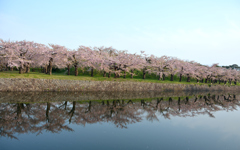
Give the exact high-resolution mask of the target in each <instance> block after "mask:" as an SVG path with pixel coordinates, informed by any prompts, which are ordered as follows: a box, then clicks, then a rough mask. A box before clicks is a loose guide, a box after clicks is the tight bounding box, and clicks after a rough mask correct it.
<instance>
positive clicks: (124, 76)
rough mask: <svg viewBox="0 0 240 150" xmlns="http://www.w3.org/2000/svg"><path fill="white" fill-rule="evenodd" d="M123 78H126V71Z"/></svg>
mask: <svg viewBox="0 0 240 150" xmlns="http://www.w3.org/2000/svg"><path fill="white" fill-rule="evenodd" d="M123 78H124V79H125V78H126V71H124V75H123Z"/></svg>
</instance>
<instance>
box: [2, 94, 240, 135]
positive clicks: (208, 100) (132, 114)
mask: <svg viewBox="0 0 240 150" xmlns="http://www.w3.org/2000/svg"><path fill="white" fill-rule="evenodd" d="M239 105H240V103H239V101H238V100H237V99H236V96H235V95H205V96H195V97H174V98H173V97H169V98H167V99H166V98H157V99H155V100H141V101H131V100H113V101H101V102H96V101H88V102H84V103H81V102H76V101H73V102H67V101H65V102H47V103H16V104H11V103H1V104H0V135H1V136H4V137H10V138H14V139H17V138H16V137H15V136H14V134H15V133H20V134H22V133H29V132H30V133H36V135H38V134H41V133H42V132H46V131H47V132H52V133H58V132H61V131H63V130H66V131H73V129H71V128H70V127H69V126H68V125H67V124H70V123H72V124H78V125H84V126H85V125H86V124H92V123H97V122H111V123H113V124H115V125H116V127H118V128H127V125H128V124H132V123H136V122H140V121H141V120H142V119H143V117H144V116H146V119H147V120H149V121H154V120H157V121H158V116H163V117H164V118H166V119H170V118H171V116H179V117H186V116H190V117H193V116H196V115H199V114H207V115H209V116H210V117H214V115H213V113H214V112H216V111H219V110H225V111H232V110H236V109H237V107H238V106H239Z"/></svg>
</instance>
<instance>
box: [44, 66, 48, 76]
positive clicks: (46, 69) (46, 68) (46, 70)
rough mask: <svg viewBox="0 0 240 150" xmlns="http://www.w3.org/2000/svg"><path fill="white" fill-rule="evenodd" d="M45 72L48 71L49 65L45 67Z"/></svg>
mask: <svg viewBox="0 0 240 150" xmlns="http://www.w3.org/2000/svg"><path fill="white" fill-rule="evenodd" d="M44 71H45V73H46V74H47V73H48V65H45V69H44Z"/></svg>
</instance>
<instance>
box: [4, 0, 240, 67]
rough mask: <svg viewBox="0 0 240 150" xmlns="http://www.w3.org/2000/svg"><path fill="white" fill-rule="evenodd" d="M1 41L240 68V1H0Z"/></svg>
mask: <svg viewBox="0 0 240 150" xmlns="http://www.w3.org/2000/svg"><path fill="white" fill-rule="evenodd" d="M0 38H2V39H4V40H8V39H10V40H29V41H35V42H38V43H43V44H47V43H53V44H60V45H64V46H66V47H68V48H72V49H76V48H78V46H79V45H85V46H92V47H93V46H102V45H103V46H113V47H114V48H116V49H121V50H128V51H129V52H130V53H134V52H140V50H144V51H145V52H146V53H147V54H154V55H156V56H162V55H168V56H174V57H178V58H180V59H184V60H194V61H197V62H200V63H202V64H208V65H211V64H213V63H219V64H220V65H230V64H233V63H237V64H238V65H240V0H201V1H193V0H181V1H180V0H176V1H173V0H168V1H161V0H156V1H150V0H148V1H141V0H131V1H130V0H128V1H126V0H121V1H120V0H119V1H114V0H101V1H100V0H99V1H97V0H91V1H90V0H88V1H87V0H76V1H70V0H69V1H60V0H57V1H53V0H48V1H44V0H41V1H34V0H29V1H28V0H21V1H20V0H15V1H13V0H0Z"/></svg>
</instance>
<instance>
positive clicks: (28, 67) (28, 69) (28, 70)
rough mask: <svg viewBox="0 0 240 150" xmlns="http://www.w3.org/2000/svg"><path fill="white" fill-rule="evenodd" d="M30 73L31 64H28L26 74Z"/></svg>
mask: <svg viewBox="0 0 240 150" xmlns="http://www.w3.org/2000/svg"><path fill="white" fill-rule="evenodd" d="M29 72H30V64H29V63H27V65H26V72H25V73H29Z"/></svg>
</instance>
